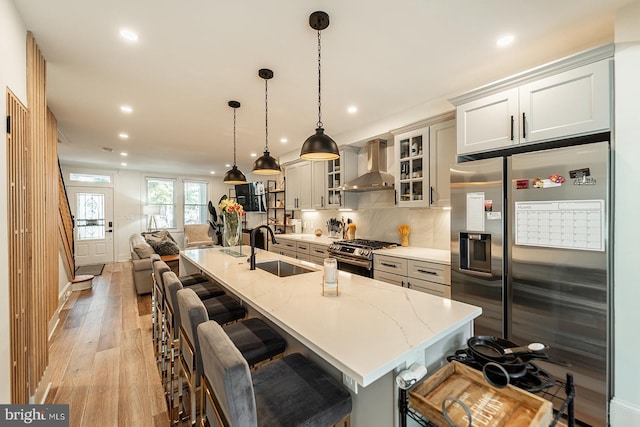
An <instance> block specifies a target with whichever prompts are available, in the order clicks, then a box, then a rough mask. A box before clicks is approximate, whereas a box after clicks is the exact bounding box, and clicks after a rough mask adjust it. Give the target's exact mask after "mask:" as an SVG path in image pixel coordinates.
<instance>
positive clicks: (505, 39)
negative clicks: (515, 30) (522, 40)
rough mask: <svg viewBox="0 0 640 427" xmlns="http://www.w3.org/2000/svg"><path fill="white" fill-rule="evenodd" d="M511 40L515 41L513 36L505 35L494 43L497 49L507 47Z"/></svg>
mask: <svg viewBox="0 0 640 427" xmlns="http://www.w3.org/2000/svg"><path fill="white" fill-rule="evenodd" d="M513 40H515V37H514V36H513V34H507V35H506V36H502V37H500V38H499V39H498V40H497V41H496V45H497V46H498V47H506V46H509V45H510V44H511V43H513Z"/></svg>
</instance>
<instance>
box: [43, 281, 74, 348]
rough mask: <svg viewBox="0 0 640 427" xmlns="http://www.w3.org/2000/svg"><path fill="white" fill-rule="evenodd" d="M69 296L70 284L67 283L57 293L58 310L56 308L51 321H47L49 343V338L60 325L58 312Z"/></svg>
mask: <svg viewBox="0 0 640 427" xmlns="http://www.w3.org/2000/svg"><path fill="white" fill-rule="evenodd" d="M69 295H71V282H67V284H66V285H65V286H64V288H62V290H61V291H60V292H59V293H58V308H56V311H55V313H53V316H51V319H49V336H48V339H49V341H51V337H52V336H53V333H54V332H55V331H56V328H57V327H58V323H60V310H62V307H63V306H64V303H66V302H67V300H68V299H69Z"/></svg>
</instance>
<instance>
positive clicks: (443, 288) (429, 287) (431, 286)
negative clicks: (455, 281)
mask: <svg viewBox="0 0 640 427" xmlns="http://www.w3.org/2000/svg"><path fill="white" fill-rule="evenodd" d="M409 289H414V290H416V291H420V292H424V293H427V294H431V295H435V296H437V297H442V298H449V299H451V287H450V286H447V285H441V284H439V283H433V282H428V281H426V280H420V279H411V278H410V279H409Z"/></svg>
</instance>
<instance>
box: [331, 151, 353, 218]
mask: <svg viewBox="0 0 640 427" xmlns="http://www.w3.org/2000/svg"><path fill="white" fill-rule="evenodd" d="M357 175H358V151H357V148H352V147H348V146H345V147H341V148H340V158H338V159H336V160H329V161H328V162H327V174H326V175H325V176H326V183H327V192H326V195H325V206H326V207H328V208H331V209H357V208H358V195H357V194H356V193H352V192H349V191H344V190H341V189H340V186H341V185H344V184H346V183H348V182H349V181H351V180H352V179H355V178H356V176H357Z"/></svg>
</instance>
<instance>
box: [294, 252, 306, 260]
mask: <svg viewBox="0 0 640 427" xmlns="http://www.w3.org/2000/svg"><path fill="white" fill-rule="evenodd" d="M296 258H297V259H299V260H301V261H309V254H308V253H307V254H304V253H300V252H298V253H297V254H296Z"/></svg>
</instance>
